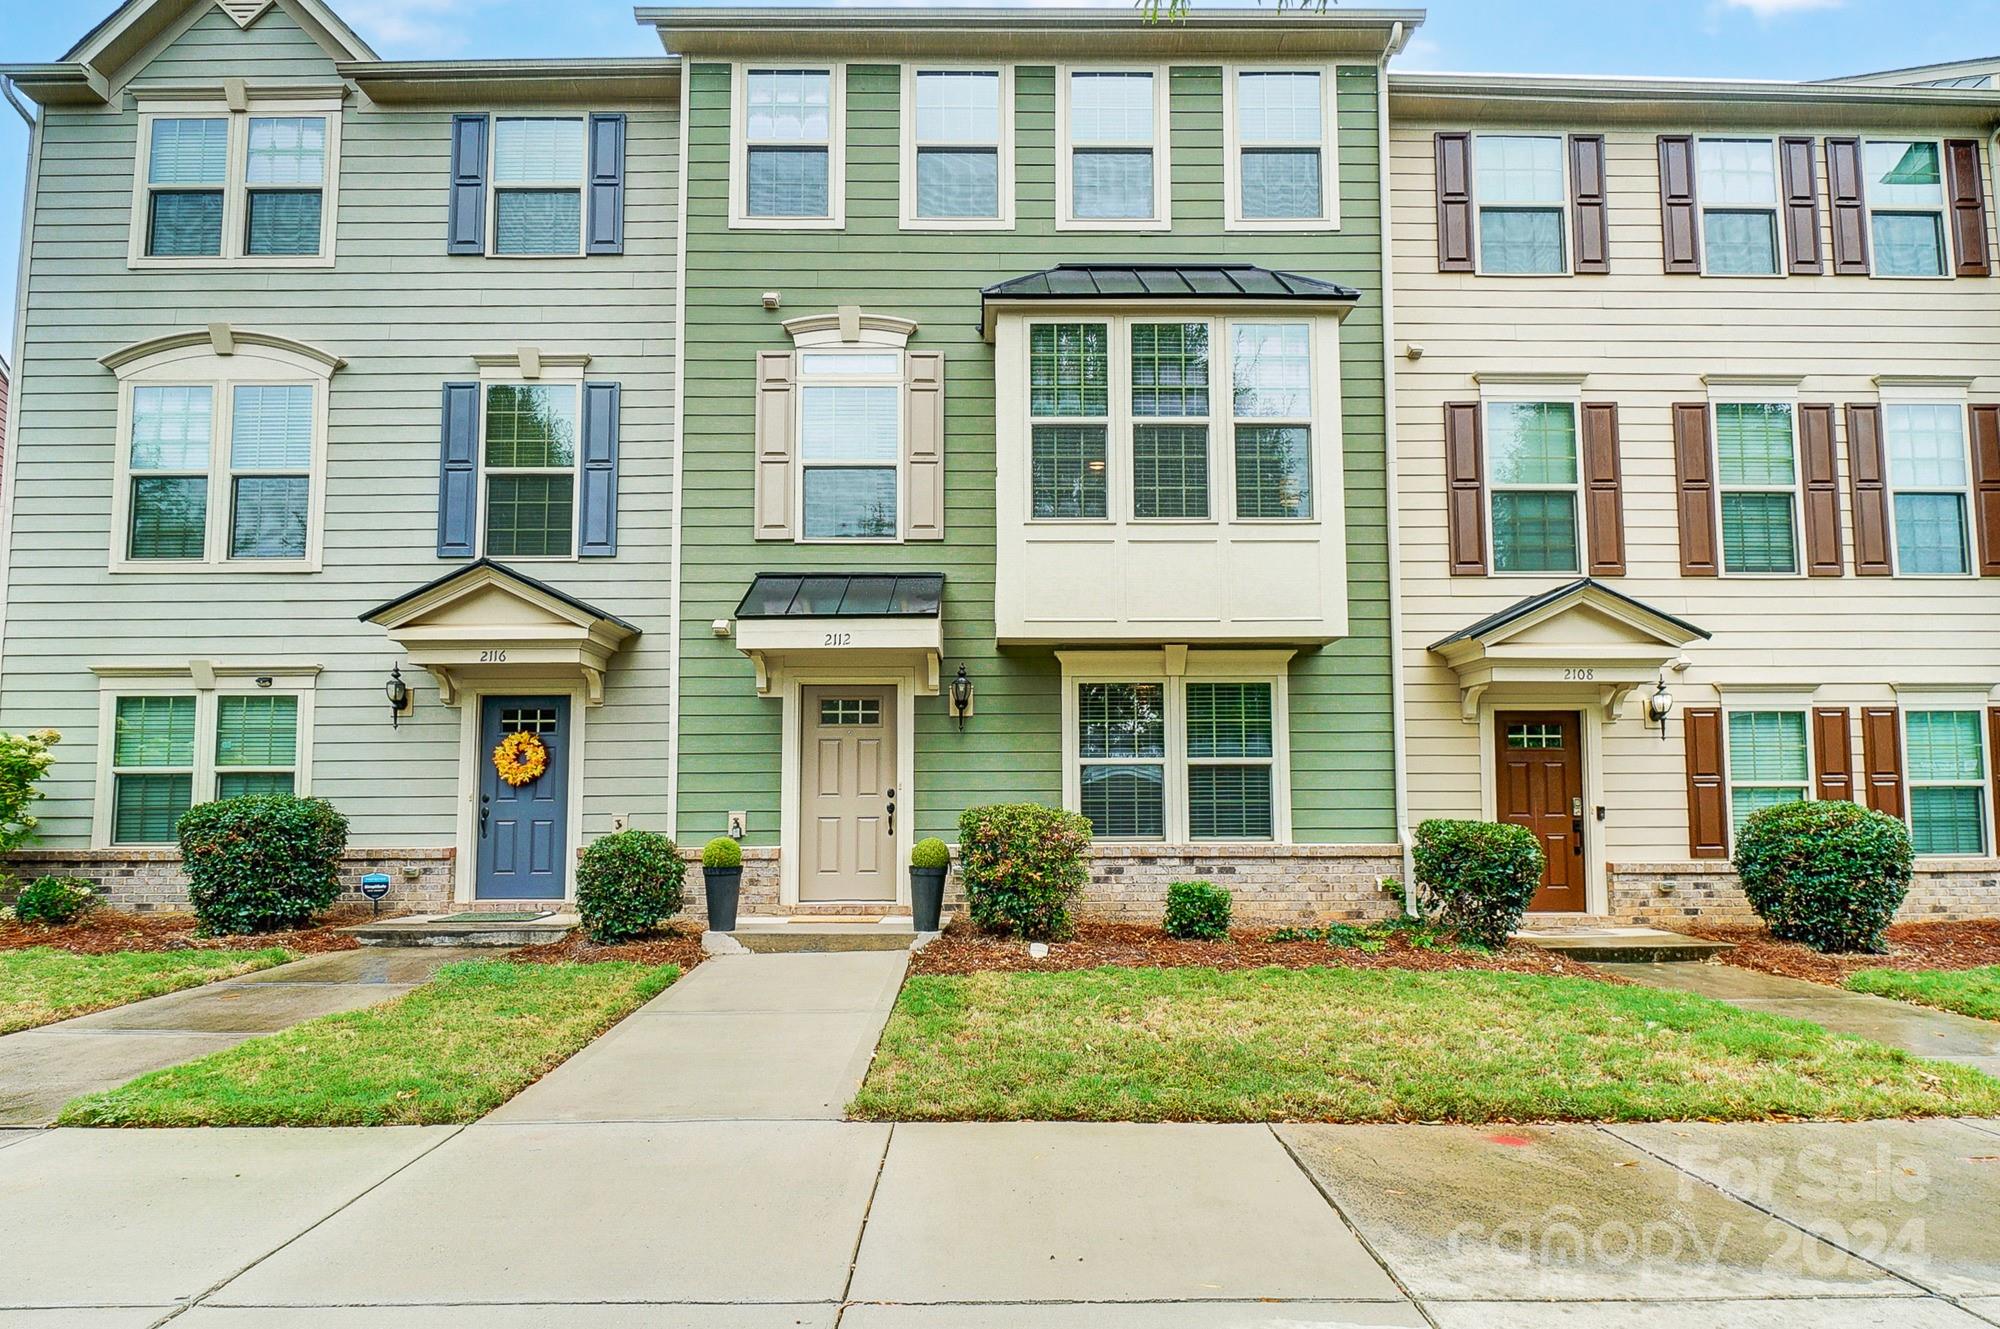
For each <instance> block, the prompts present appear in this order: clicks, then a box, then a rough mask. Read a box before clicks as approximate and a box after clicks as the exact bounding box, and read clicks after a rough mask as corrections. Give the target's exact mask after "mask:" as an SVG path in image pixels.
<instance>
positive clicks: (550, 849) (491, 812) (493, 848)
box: [476, 697, 569, 900]
mask: <svg viewBox="0 0 2000 1329" xmlns="http://www.w3.org/2000/svg"><path fill="white" fill-rule="evenodd" d="M517 733H530V734H533V735H534V736H535V737H536V738H539V739H540V740H542V745H543V746H544V747H546V748H547V749H548V750H549V768H548V769H547V770H546V771H544V772H542V774H540V775H539V776H537V777H535V778H534V779H532V780H530V781H528V782H527V783H526V784H522V785H511V784H508V783H507V782H506V781H505V780H503V779H501V778H500V772H499V771H498V770H496V769H495V768H494V765H493V749H495V748H497V747H499V746H500V742H501V740H502V739H504V738H506V737H507V735H509V734H517ZM479 758H480V760H479V847H478V851H477V852H478V856H479V868H478V876H477V878H476V880H477V882H478V887H477V890H478V896H479V898H480V899H482V900H560V899H562V898H563V887H564V885H565V883H566V882H567V881H568V879H569V873H568V863H569V698H567V697H484V698H481V699H480V703H479Z"/></svg>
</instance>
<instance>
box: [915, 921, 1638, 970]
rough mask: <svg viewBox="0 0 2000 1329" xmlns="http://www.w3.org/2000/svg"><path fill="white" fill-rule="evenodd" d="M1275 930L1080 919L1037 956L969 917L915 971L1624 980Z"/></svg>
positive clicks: (1525, 949)
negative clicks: (1185, 932) (1285, 936)
mask: <svg viewBox="0 0 2000 1329" xmlns="http://www.w3.org/2000/svg"><path fill="white" fill-rule="evenodd" d="M1271 931H1272V930H1271V929H1269V928H1243V929H1238V930H1235V931H1232V932H1231V933H1230V934H1229V940H1228V941H1178V940H1176V939H1174V938H1172V937H1169V936H1167V935H1166V934H1165V933H1163V932H1161V931H1160V930H1159V929H1158V928H1157V927H1150V926H1147V925H1145V924H1140V923H1111V922H1105V921H1102V920H1097V919H1081V920H1079V921H1078V922H1077V927H1076V939H1075V940H1073V941H1059V942H1054V943H1052V944H1051V945H1050V946H1049V953H1048V954H1047V955H1046V956H1044V957H1042V958H1041V959H1036V958H1035V957H1034V956H1032V955H1030V954H1028V944H1027V943H1026V942H1023V941H1015V940H1012V939H1011V938H1005V937H990V936H986V935H984V934H983V933H980V932H979V931H977V930H976V929H974V928H973V926H972V925H971V924H970V923H968V922H966V921H965V920H963V919H954V920H952V923H951V925H950V926H949V927H947V928H946V929H945V930H944V932H943V933H942V934H941V935H940V936H939V937H938V939H937V940H936V941H933V942H932V943H931V944H930V945H928V946H926V947H924V949H922V950H921V951H918V952H917V953H916V954H915V955H913V956H912V957H910V972H911V973H912V974H975V973H988V972H996V971H998V972H1008V973H1015V972H1018V973H1043V974H1048V973H1062V972H1065V971H1068V970H1073V969H1095V968H1097V967H1099V966H1101V965H1117V966H1122V967H1125V968H1136V969H1171V968H1184V967H1185V968H1208V969H1261V968H1265V967H1268V966H1276V967H1278V968H1282V969H1318V968H1326V967H1329V966H1336V965H1337V966H1341V967H1344V968H1348V969H1427V970H1451V969H1489V970H1502V971H1506V972H1510V973H1517V974H1565V975H1568V976H1570V977H1574V978H1594V979H1597V980H1599V981H1602V982H1614V981H1622V980H1614V979H1611V978H1609V977H1608V976H1607V975H1605V974H1603V973H1602V972H1600V971H1598V970H1595V969H1592V968H1591V967H1590V966H1589V965H1584V964H1578V963H1577V962H1576V961H1574V960H1568V959H1564V958H1563V957H1562V956H1559V955H1554V954H1551V953H1550V952H1548V951H1544V950H1541V949H1539V948H1537V947H1534V946H1529V945H1527V944H1525V943H1523V942H1518V941H1517V942H1509V943H1508V945H1507V947H1506V949H1504V950H1500V951H1493V952H1482V951H1475V950H1466V949H1457V948H1451V949H1441V950H1426V949H1424V948H1421V947H1416V946H1412V945H1410V944H1409V943H1408V942H1407V941H1405V940H1404V939H1402V938H1401V937H1396V938H1392V939H1390V940H1389V942H1388V944H1387V945H1386V946H1385V947H1384V948H1383V949H1382V950H1380V951H1376V952H1372V953H1371V952H1368V951H1363V950H1359V949H1357V948H1355V947H1352V946H1328V945H1327V944H1326V943H1324V942H1319V941H1272V940H1270V935H1271Z"/></svg>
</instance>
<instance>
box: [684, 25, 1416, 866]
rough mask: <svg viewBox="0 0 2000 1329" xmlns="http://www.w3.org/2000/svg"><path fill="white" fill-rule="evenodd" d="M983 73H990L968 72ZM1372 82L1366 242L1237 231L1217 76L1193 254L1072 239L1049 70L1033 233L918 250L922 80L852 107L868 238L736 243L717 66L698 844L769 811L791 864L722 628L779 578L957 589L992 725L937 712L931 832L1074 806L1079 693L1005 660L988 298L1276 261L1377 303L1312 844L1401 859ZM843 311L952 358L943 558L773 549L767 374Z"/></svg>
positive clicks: (955, 633) (1317, 749)
mask: <svg viewBox="0 0 2000 1329" xmlns="http://www.w3.org/2000/svg"><path fill="white" fill-rule="evenodd" d="M977 54H978V53H977V52H974V51H968V52H967V58H969V59H976V58H977ZM1374 80H1375V72H1374V70H1373V69H1372V68H1368V67H1358V68H1349V69H1343V70H1342V71H1341V74H1340V78H1339V99H1340V100H1339V112H1340V128H1339V132H1340V145H1339V152H1340V158H1339V170H1340V191H1341V214H1342V217H1343V225H1342V228H1341V230H1340V231H1339V232H1338V233H1337V234H1333V235H1324V234H1322V235H1305V236H1299V235H1291V236H1286V235H1248V234H1232V233H1228V232H1225V231H1224V230H1223V229H1222V224H1221V216H1222V174H1221V172H1222V165H1223V157H1222V154H1223V125H1222V92H1221V74H1220V70H1219V69H1216V68H1213V67H1210V68H1200V67H1185V68H1176V69H1175V70H1174V71H1173V75H1172V80H1171V88H1172V94H1173V102H1172V134H1173V142H1172V168H1173V219H1174V229H1173V232H1172V235H1171V236H1165V235H1142V236H1134V235H1112V234H1090V233H1069V232H1064V233H1058V232H1057V231H1056V230H1055V227H1054V208H1055V162H1056V139H1055V133H1056V125H1055V71H1054V69H1053V68H1052V67H1050V66H1033V65H1024V66H1020V67H1018V68H1017V69H1016V72H1015V162H1016V178H1017V183H1016V190H1017V192H1016V199H1017V212H1018V218H1019V220H1018V224H1017V226H1016V228H1015V229H1014V230H1012V231H1008V232H998V233H994V232H967V233H962V234H949V233H938V232H922V231H911V232H903V231H899V230H898V226H897V180H898V172H899V160H898V152H899V148H898V135H897V124H898V104H899V102H900V98H901V74H900V71H899V70H898V69H897V68H896V67H894V66H892V65H880V64H855V65H851V66H849V69H848V85H847V122H848V124H847V228H846V230H845V231H844V232H838V233H829V232H825V231H763V230H756V231H731V230H729V229H728V205H729V198H728V194H729V189H728V168H729V160H728V154H729V123H728V120H729V71H728V68H727V67H726V66H723V65H718V64H697V65H696V66H694V68H693V71H692V73H691V76H690V78H689V80H688V87H689V101H688V106H689V117H690V144H689V170H690V177H691V178H690V181H689V184H688V191H689V193H688V198H689V205H690V215H689V219H688V272H689V278H688V284H687V299H688V311H687V321H688V326H689V327H690V328H693V329H699V330H700V333H699V335H693V336H690V337H689V341H688V348H687V382H688V391H687V394H686V400H685V411H686V421H687V423H686V440H687V443H686V457H685V462H684V464H685V466H686V470H687V481H688V486H687V491H686V494H685V496H684V503H685V509H684V514H683V520H684V522H685V523H686V531H685V534H684V547H683V556H684V569H685V571H684V577H683V588H684V589H683V593H684V595H685V596H686V597H687V603H686V612H685V615H684V623H685V628H684V633H683V640H682V648H683V661H682V679H683V687H684V691H683V694H682V712H681V808H682V814H681V825H680V833H681V835H682V837H683V838H684V839H688V840H691V841H692V840H699V839H702V838H705V837H707V836H710V835H714V834H717V833H719V832H720V831H721V830H722V829H723V826H724V819H725V817H726V816H727V814H728V813H729V812H730V811H732V810H747V811H749V813H750V827H751V835H750V841H751V843H754V844H774V843H776V841H777V829H778V816H779V808H778V803H779V788H778V785H779V763H780V753H779V751H778V748H779V723H780V714H779V706H778V703H777V702H776V701H775V700H762V699H759V698H758V697H756V696H755V695H754V687H753V681H752V676H751V669H750V665H749V663H748V661H747V660H746V659H745V658H744V657H743V655H742V653H741V652H739V651H738V650H736V649H735V647H734V645H733V644H732V643H731V642H729V641H726V640H718V639H717V638H716V637H715V636H714V635H713V634H712V633H711V632H710V628H709V625H710V623H711V621H712V620H714V619H718V618H728V617H730V616H731V615H732V614H733V613H734V611H735V609H736V605H737V602H738V601H739V600H740V599H741V598H742V595H743V592H744V589H745V588H746V587H747V586H748V584H749V581H750V579H751V577H752V576H753V575H755V574H756V573H757V572H760V571H774V570H786V569H825V570H861V569H875V568H882V569H890V570H897V569H902V570H941V571H943V572H945V573H946V574H947V583H946V605H945V616H944V634H945V646H944V655H945V673H946V674H947V675H950V674H951V673H953V672H955V671H956V669H957V667H958V666H959V665H960V664H963V665H965V666H966V668H967V672H968V673H969V674H970V675H971V676H972V678H973V680H974V683H975V685H976V688H977V706H976V713H975V715H974V716H973V718H972V719H970V720H969V721H968V722H967V723H966V726H965V729H964V732H963V733H962V734H961V733H960V732H959V729H958V726H957V723H956V721H954V720H953V719H952V718H951V716H950V714H949V712H948V710H947V708H946V706H945V703H944V701H943V700H942V699H941V698H934V697H923V698H919V699H918V701H917V747H916V778H917V789H916V791H915V793H916V803H915V806H916V817H917V825H918V830H919V833H920V834H927V835H928V834H936V835H945V836H950V835H952V834H953V833H954V830H953V828H954V826H955V824H956V820H957V817H958V814H959V812H960V811H961V810H962V809H963V808H964V807H966V806H967V805H970V804H976V803H983V802H992V801H996V800H1006V799H1034V800H1038V801H1042V802H1049V803H1055V802H1058V801H1060V799H1061V793H1062V770H1061V748H1062V744H1061V732H1060V724H1061V721H1060V715H1061V695H1060V692H1061V690H1060V677H1061V676H1060V671H1059V670H1058V668H1057V665H1056V661H1055V658H1054V655H1053V652H1051V651H1050V650H1047V649H1043V648H1035V649H1030V648H1009V649H1006V650H998V649H996V648H995V646H994V642H993V632H994V627H993V557H994V555H993V549H994V511H993V483H994V479H993V477H994V455H993V433H994V383H993V350H992V347H990V346H988V345H986V344H985V343H984V342H983V341H982V340H981V339H980V336H979V333H978V321H979V313H980V310H979V289H980V288H981V287H982V286H984V285H988V284H991V283H993V282H996V281H999V280H1002V279H1005V278H1008V277H1013V276H1018V275H1020V274H1021V273H1024V272H1031V271H1035V270H1037V269H1040V268H1044V267H1049V266H1051V265H1053V264H1056V263H1061V262H1080V261H1088V260H1093V259H1095V260H1114V261H1115V260H1121V259H1122V260H1128V261H1142V262H1163V261H1170V260H1176V259H1178V260H1186V261H1190V262H1214V261H1217V260H1233V261H1239V262H1253V263H1258V264H1262V265H1265V266H1269V267H1275V268H1284V269H1290V270H1294V271H1301V272H1307V273H1311V274H1314V275H1318V276H1324V277H1330V278H1333V279H1336V280H1339V281H1342V282H1345V283H1347V284H1349V285H1353V286H1357V287H1359V288H1361V289H1362V291H1363V292H1364V293H1365V295H1364V298H1363V300H1362V302H1361V305H1360V307H1359V308H1357V309H1356V310H1355V311H1354V312H1353V313H1352V315H1351V316H1350V317H1349V318H1348V320H1347V324H1346V327H1345V330H1344V332H1343V335H1342V376H1343V389H1344V396H1345V401H1344V404H1343V411H1344V415H1343V432H1344V438H1345V458H1344V463H1345V470H1346V474H1345V477H1344V480H1345V485H1346V489H1347V502H1348V513H1347V541H1348V550H1347V558H1348V578H1349V583H1348V593H1349V615H1350V625H1351V630H1350V635H1349V636H1348V637H1347V638H1346V639H1344V640H1342V641H1340V642H1337V643H1335V644H1333V645H1332V646H1329V647H1327V648H1325V649H1323V650H1319V651H1315V652H1311V653H1308V654H1307V655H1305V656H1304V657H1303V658H1302V659H1301V661H1300V663H1299V664H1298V665H1297V666H1296V667H1295V668H1294V670H1293V674H1292V679H1291V695H1292V751H1293V805H1294V810H1293V821H1294V833H1295V838H1297V839H1299V840H1301V841H1333V842H1369V843H1379V842H1381V841H1384V840H1389V839H1392V838H1393V836H1394V829H1393V828H1394V816H1393V795H1392V773H1391V768H1390V761H1389V755H1388V753H1389V747H1390V740H1389V735H1390V720H1389V682H1388V655H1389V652H1388V635H1387V625H1388V597H1387V583H1386V559H1385V555H1384V548H1385V546H1384V501H1383V493H1384V483H1383V480H1384V477H1383V438H1382V401H1383V394H1382V374H1381V321H1380V320H1381V302H1380V284H1381V283H1380V256H1379V255H1380V251H1379V248H1378V246H1379V242H1380V229H1379V225H1378V222H1377V206H1376V205H1377V194H1378V192H1379V190H1378V181H1377V158H1376V155H1375V150H1376V145H1375V138H1376V135H1375V124H1376V98H1375V81H1374ZM767 290H777V291H780V292H782V294H783V296H784V307H783V309H782V310H781V311H779V312H775V313H773V312H766V311H764V310H763V309H761V308H760V307H759V303H758V297H759V295H760V294H761V293H762V292H764V291H767ZM842 304H858V305H860V306H861V307H862V308H863V309H864V310H866V311H868V312H871V313H887V314H897V315H902V316H904V317H908V318H913V319H916V320H917V321H918V323H919V324H920V328H919V331H918V333H917V335H916V336H915V338H914V339H913V340H912V341H911V347H912V349H913V350H924V351H943V352H944V353H945V356H946V375H947V379H946V397H945V407H946V437H947V443H946V461H945V464H946V468H947V491H946V524H945V539H944V540H943V541H941V542H917V543H911V544H905V545H893V546H881V545H869V546H865V547H839V546H827V545H791V544H783V543H775V542H772V543H761V544H760V543H757V542H754V541H752V540H751V539H750V536H749V532H750V499H751V447H752V437H751V431H752V425H751V408H752V399H753V396H754V388H753V384H752V374H753V366H754V356H755V353H756V352H757V351H759V350H783V349H787V348H788V347H789V344H790V343H789V340H788V339H787V338H786V336H785V334H784V332H783V329H782V328H781V327H780V324H781V323H782V322H783V321H784V320H785V319H787V318H793V317H797V316H799V315H803V314H813V313H822V312H826V311H829V310H831V309H833V308H835V307H836V306H838V305H842Z"/></svg>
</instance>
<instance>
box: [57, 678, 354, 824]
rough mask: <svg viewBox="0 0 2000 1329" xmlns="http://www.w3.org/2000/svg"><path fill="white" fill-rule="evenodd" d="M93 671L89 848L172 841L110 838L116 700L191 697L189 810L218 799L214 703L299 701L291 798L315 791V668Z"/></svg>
mask: <svg viewBox="0 0 2000 1329" xmlns="http://www.w3.org/2000/svg"><path fill="white" fill-rule="evenodd" d="M92 671H93V672H94V673H95V674H96V675H97V780H96V788H95V791H94V797H93V802H92V812H91V831H90V843H91V847H92V848H95V849H110V848H119V849H143V848H151V847H160V846H166V845H170V844H171V843H172V842H171V841H165V840H161V841H145V842H124V843H120V842H117V841H116V840H114V838H113V832H114V830H115V826H114V824H113V822H114V819H115V815H116V811H117V809H116V805H115V803H114V801H113V793H114V782H115V776H116V772H115V771H114V770H113V769H112V764H111V758H112V753H113V750H114V748H115V746H116V740H117V717H118V699H119V698H121V697H141V696H153V697H159V696H168V697H190V696H191V697H193V698H194V699H195V712H194V767H193V791H192V794H191V796H190V801H189V805H190V806H199V805H200V804H202V803H208V802H213V801H214V799H215V796H216V794H215V790H216V764H215V742H216V717H217V715H218V713H219V710H220V707H219V705H218V698H220V697H224V696H230V697H258V696H273V695H275V696H286V697H296V698H298V703H299V715H298V725H299V729H298V738H297V748H296V751H295V752H294V754H293V765H292V792H293V793H295V794H298V795H299V796H300V797H306V796H309V795H310V794H311V793H312V759H313V695H314V689H315V686H316V685H317V683H318V681H319V666H318V665H297V664H272V665H263V664H234V663H231V664H221V663H215V662H211V661H206V660H193V661H189V662H188V663H187V664H186V665H184V666H171V665H168V666H151V665H95V666H92ZM259 679H265V680H268V681H269V686H268V687H267V686H264V685H262V684H260V683H259V681H258V680H259ZM182 769H183V768H182V767H178V766H167V767H150V768H144V769H140V768H134V770H133V773H134V774H147V773H152V774H178V773H179V772H180V771H181V770H182ZM231 769H232V770H234V769H238V768H235V767H232V768H231ZM242 769H249V768H247V767H246V768H242Z"/></svg>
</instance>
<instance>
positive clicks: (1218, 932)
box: [1166, 881, 1231, 941]
mask: <svg viewBox="0 0 2000 1329" xmlns="http://www.w3.org/2000/svg"><path fill="white" fill-rule="evenodd" d="M1230 908H1231V905H1230V899H1229V892H1228V891H1225V890H1223V889H1222V888H1221V887H1220V886H1218V885H1216V884H1215V883H1214V882H1212V881H1177V882H1174V883H1173V884H1172V885H1170V886H1168V887H1167V924H1166V926H1167V935H1168V936H1169V937H1179V938H1181V939H1182V940H1183V941H1226V940H1228V938H1229V914H1230Z"/></svg>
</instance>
